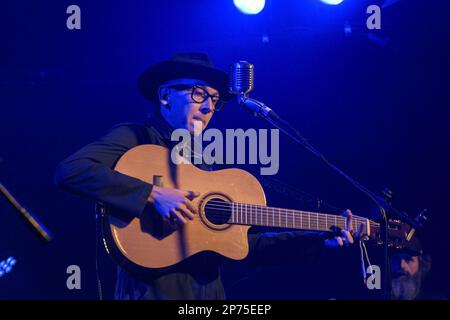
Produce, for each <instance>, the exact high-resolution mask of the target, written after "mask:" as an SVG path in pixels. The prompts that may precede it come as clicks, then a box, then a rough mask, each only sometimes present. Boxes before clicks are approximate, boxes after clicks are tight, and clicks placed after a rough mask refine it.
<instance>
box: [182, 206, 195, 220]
mask: <svg viewBox="0 0 450 320" xmlns="http://www.w3.org/2000/svg"><path fill="white" fill-rule="evenodd" d="M179 211H181V213H182V214H183V215H184V216H185V217H186V218H188V219H189V220H192V219H194V213H192V212H191V210H190V209H189V208H188V207H187V206H186V205H183V204H181V205H180V207H179Z"/></svg>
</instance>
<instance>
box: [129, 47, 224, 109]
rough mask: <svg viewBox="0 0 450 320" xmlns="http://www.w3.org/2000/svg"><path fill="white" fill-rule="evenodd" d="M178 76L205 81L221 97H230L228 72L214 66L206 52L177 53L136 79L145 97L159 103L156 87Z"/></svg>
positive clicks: (151, 67)
mask: <svg viewBox="0 0 450 320" xmlns="http://www.w3.org/2000/svg"><path fill="white" fill-rule="evenodd" d="M180 78H189V79H198V80H202V81H205V82H207V83H208V85H210V86H211V87H213V88H214V89H216V90H218V91H219V94H220V97H221V99H223V100H225V101H228V100H230V99H231V98H232V95H231V94H230V93H229V89H228V85H229V81H228V79H229V77H228V74H227V73H226V72H224V71H222V70H220V69H217V68H215V67H214V66H213V64H212V63H211V61H210V59H209V57H208V55H207V54H206V53H197V52H188V53H178V54H176V55H174V56H173V57H171V58H170V59H169V60H167V61H162V62H160V63H157V64H154V65H152V66H150V67H149V68H147V69H146V70H145V71H144V72H143V73H142V74H141V76H140V77H139V79H138V87H139V91H140V92H141V94H142V95H143V96H144V97H145V98H146V99H148V100H150V101H153V102H155V103H157V104H159V97H158V88H159V87H160V86H161V85H163V84H164V83H166V82H167V81H170V80H175V79H180Z"/></svg>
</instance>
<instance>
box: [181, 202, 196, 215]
mask: <svg viewBox="0 0 450 320" xmlns="http://www.w3.org/2000/svg"><path fill="white" fill-rule="evenodd" d="M183 204H184V205H185V207H186V208H187V209H188V210H189V211H190V213H192V214H196V213H197V210H196V209H195V207H194V206H193V205H192V203H191V202H190V201H189V200H186V201H184V202H183Z"/></svg>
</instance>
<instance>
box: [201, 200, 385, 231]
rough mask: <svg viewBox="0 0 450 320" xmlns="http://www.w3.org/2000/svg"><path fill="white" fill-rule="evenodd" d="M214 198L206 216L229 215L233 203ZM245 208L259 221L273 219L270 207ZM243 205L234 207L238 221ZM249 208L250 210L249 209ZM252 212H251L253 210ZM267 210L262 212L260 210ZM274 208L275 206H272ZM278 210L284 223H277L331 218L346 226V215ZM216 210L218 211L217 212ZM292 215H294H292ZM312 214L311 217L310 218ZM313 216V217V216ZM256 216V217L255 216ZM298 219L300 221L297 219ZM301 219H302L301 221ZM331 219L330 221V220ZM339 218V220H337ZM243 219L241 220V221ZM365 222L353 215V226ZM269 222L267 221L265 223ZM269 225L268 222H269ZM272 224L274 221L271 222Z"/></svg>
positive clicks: (321, 222) (321, 221) (319, 222)
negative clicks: (306, 216) (210, 211)
mask: <svg viewBox="0 0 450 320" xmlns="http://www.w3.org/2000/svg"><path fill="white" fill-rule="evenodd" d="M213 201H214V200H211V201H209V202H208V203H207V204H206V205H205V208H206V209H208V210H214V211H216V212H215V213H209V214H208V216H210V217H212V218H220V217H224V218H226V217H230V214H232V213H233V212H232V211H233V206H234V205H233V204H232V203H225V202H223V201H214V203H213V204H211V203H212V202H213ZM243 206H246V205H245V204H243ZM248 206H250V205H247V208H245V209H246V210H245V211H247V213H248V212H249V211H250V214H255V215H259V217H260V218H261V222H262V220H266V221H267V222H269V220H270V216H272V221H274V219H273V214H271V213H270V212H268V210H270V207H262V206H255V205H251V206H253V207H251V208H248ZM243 208H244V207H241V208H239V207H238V206H236V207H235V208H234V209H235V213H234V215H238V217H233V220H236V221H239V220H244V218H245V216H244V214H245V213H244V212H242V213H239V210H241V209H243ZM249 209H250V210H249ZM252 209H253V210H254V212H252V211H253V210H252ZM258 209H259V210H261V212H259V213H258V212H257V210H258ZM264 209H265V210H267V212H263V211H262V210H264ZM274 209H276V208H274ZM277 210H278V212H277V213H278V214H277V218H279V219H282V220H283V222H284V223H282V224H281V223H278V224H277V225H285V224H286V222H287V223H288V224H291V225H293V224H297V222H300V224H301V225H302V226H303V225H304V224H306V222H308V225H309V226H310V225H316V226H328V225H330V224H331V222H333V221H332V220H333V219H334V220H335V225H336V224H337V225H338V226H340V225H344V226H346V219H347V218H346V217H342V216H337V215H333V214H324V213H315V212H305V211H298V210H293V211H291V212H284V213H283V212H281V211H279V210H284V211H287V210H291V209H277ZM217 211H218V212H217ZM221 212H227V213H228V214H223V213H221ZM299 213H300V214H307V215H309V218H303V217H301V216H299ZM239 215H241V217H239ZM293 215H294V217H292V216H293ZM311 216H312V218H311ZM314 216H315V217H314ZM255 218H257V217H255ZM255 220H257V219H255ZM299 220H300V221H299ZM302 220H303V221H302ZM330 220H331V221H330ZM337 220H340V221H337ZM242 222H243V221H241V223H242ZM369 222H370V226H371V227H373V226H377V223H375V222H373V221H370V220H369ZM365 223H367V219H366V218H362V217H359V216H353V224H354V227H356V226H357V225H360V224H365ZM267 224H269V223H267ZM269 225H270V224H269ZM272 225H274V223H272Z"/></svg>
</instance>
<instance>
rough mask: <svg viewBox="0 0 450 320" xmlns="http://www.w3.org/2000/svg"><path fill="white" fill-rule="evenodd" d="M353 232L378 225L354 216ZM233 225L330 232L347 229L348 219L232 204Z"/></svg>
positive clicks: (315, 213)
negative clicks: (362, 225) (363, 226)
mask: <svg viewBox="0 0 450 320" xmlns="http://www.w3.org/2000/svg"><path fill="white" fill-rule="evenodd" d="M352 220H353V226H352V227H353V230H358V228H359V226H360V225H361V224H364V225H368V226H369V227H370V229H373V228H374V229H377V227H378V225H379V224H378V223H376V222H373V221H371V220H369V219H366V218H363V217H359V216H353V219H352ZM228 222H229V223H232V224H241V225H251V226H266V227H278V228H287V229H297V230H309V231H324V232H330V231H333V230H334V229H335V228H339V229H342V230H345V229H347V227H348V226H347V219H346V218H345V217H343V216H338V215H333V214H324V213H318V212H310V211H300V210H292V209H283V208H274V207H265V206H259V205H251V204H244V203H236V202H234V203H231V217H230V220H229V221H228Z"/></svg>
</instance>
